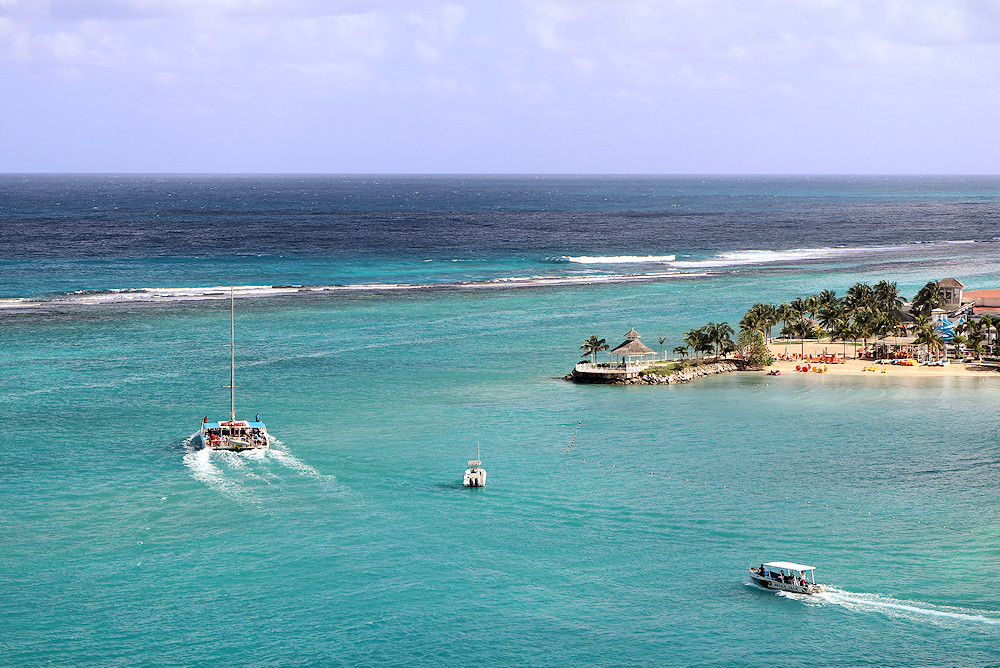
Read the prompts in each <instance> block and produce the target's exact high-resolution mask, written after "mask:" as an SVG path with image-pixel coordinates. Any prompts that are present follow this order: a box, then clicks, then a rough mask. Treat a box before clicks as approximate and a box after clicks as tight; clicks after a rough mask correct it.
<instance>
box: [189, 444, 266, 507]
mask: <svg viewBox="0 0 1000 668" xmlns="http://www.w3.org/2000/svg"><path fill="white" fill-rule="evenodd" d="M197 438H198V434H197V433H194V434H192V435H191V436H189V437H188V438H187V439H185V441H184V446H185V447H186V448H188V452H187V453H185V454H184V465H185V466H187V468H188V470H189V471H190V472H191V477H192V478H194V479H195V480H197V481H198V482H201V483H204V484H205V485H207V486H208V487H209V488H211V489H213V490H215V491H217V492H219V493H220V494H222V495H223V496H226V497H228V498H230V499H233V500H236V501H240V502H242V503H251V504H255V505H259V504H260V500H259V499H257V498H255V497H254V496H253V495H252V494H251V493H249V492H248V491H247V490H246V489H244V488H243V487H242V486H241V485H240V484H239V482H237V481H236V480H234V479H232V478H229V477H227V476H226V473H225V471H224V470H223V469H222V468H220V467H218V466H216V465H215V462H213V454H215V455H216V456H217V457H218V458H219V459H220V460H221V461H223V462H226V463H227V464H230V465H232V466H233V467H234V468H240V467H241V466H245V465H244V464H243V463H242V462H239V461H237V460H233V459H232V458H227V457H226V455H229V454H233V453H227V452H221V451H218V452H217V451H213V450H209V449H208V448H198V449H192V448H193V447H194V446H193V443H194V442H195V439H197ZM248 475H249V476H252V477H257V476H254V475H253V474H248Z"/></svg>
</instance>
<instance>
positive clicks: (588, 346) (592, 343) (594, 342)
mask: <svg viewBox="0 0 1000 668" xmlns="http://www.w3.org/2000/svg"><path fill="white" fill-rule="evenodd" d="M609 347H610V346H608V343H607V341H605V340H604V339H599V338H597V335H596V334H591V335H590V338H589V339H587V340H586V341H584V342H583V345H581V346H580V348H582V349H583V350H584V353H583V358H584V359H586V358H587V355H590V361H591V362H594V363H596V362H597V353H599V352H602V351H604V350H607V349H608V348H609Z"/></svg>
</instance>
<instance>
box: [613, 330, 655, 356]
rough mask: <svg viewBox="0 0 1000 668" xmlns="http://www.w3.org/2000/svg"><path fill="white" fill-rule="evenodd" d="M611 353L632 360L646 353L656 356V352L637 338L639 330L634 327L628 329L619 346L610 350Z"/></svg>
mask: <svg viewBox="0 0 1000 668" xmlns="http://www.w3.org/2000/svg"><path fill="white" fill-rule="evenodd" d="M610 354H611V355H613V356H615V357H621V358H622V359H627V360H629V361H632V360H633V359H635V358H639V359H640V360H642V359H645V358H646V357H647V356H648V355H652V356H654V357H655V356H656V353H655V352H654V351H652V350H650V349H649V347H648V346H647V345H646V344H645V343H643V342H642V341H640V340H639V332H637V331H635V329H631V330H629V333H628V334H626V335H625V341H624V343H622V344H621V345H620V346H618V347H617V348H615V349H614V350H612V351H611V353H610Z"/></svg>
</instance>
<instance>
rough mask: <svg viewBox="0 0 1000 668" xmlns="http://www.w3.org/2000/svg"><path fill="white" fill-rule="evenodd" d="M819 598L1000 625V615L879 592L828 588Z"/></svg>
mask: <svg viewBox="0 0 1000 668" xmlns="http://www.w3.org/2000/svg"><path fill="white" fill-rule="evenodd" d="M818 598H822V599H823V600H825V601H828V602H830V603H834V604H836V605H841V606H843V607H845V608H848V609H865V608H875V609H878V610H881V611H893V612H897V613H902V614H904V615H920V616H925V617H935V618H942V619H956V620H959V621H963V622H973V623H978V624H988V625H990V626H1000V617H987V616H986V615H984V614H979V613H971V612H956V611H953V610H941V609H937V608H932V607H926V606H924V605H920V604H918V603H916V602H907V601H897V600H895V599H892V598H889V597H883V596H879V595H878V594H855V593H851V592H848V591H843V590H840V589H827V591H826V592H824V593H822V594H819V595H818Z"/></svg>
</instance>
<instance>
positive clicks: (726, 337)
mask: <svg viewBox="0 0 1000 668" xmlns="http://www.w3.org/2000/svg"><path fill="white" fill-rule="evenodd" d="M733 333H734V332H733V328H732V327H730V326H729V323H728V322H720V323H719V324H718V325H715V326H714V329H713V330H712V343H713V344H714V345H715V346H716V354H715V356H716V357H718V356H719V354H720V353H721V354H725V353H728V352H730V351H731V350H733V349H734V348H735V344H734V343H733V340H732V338H731V337H732V335H733Z"/></svg>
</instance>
